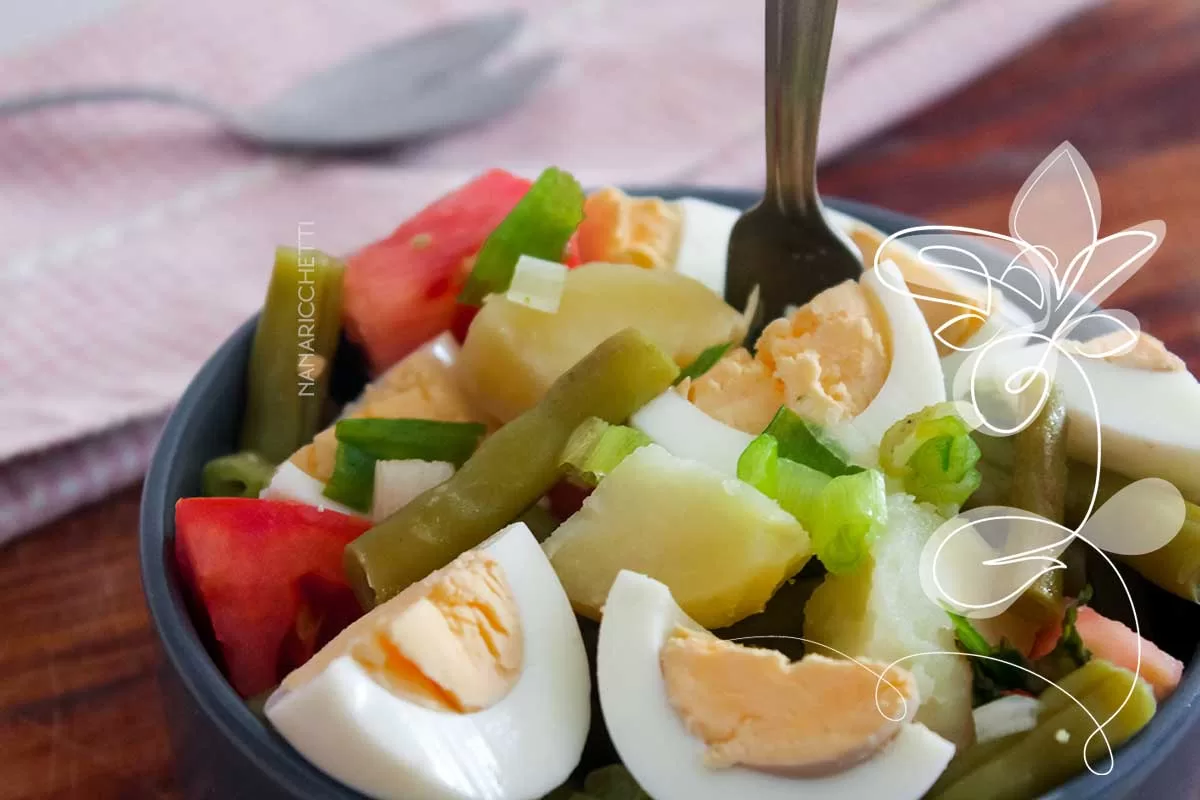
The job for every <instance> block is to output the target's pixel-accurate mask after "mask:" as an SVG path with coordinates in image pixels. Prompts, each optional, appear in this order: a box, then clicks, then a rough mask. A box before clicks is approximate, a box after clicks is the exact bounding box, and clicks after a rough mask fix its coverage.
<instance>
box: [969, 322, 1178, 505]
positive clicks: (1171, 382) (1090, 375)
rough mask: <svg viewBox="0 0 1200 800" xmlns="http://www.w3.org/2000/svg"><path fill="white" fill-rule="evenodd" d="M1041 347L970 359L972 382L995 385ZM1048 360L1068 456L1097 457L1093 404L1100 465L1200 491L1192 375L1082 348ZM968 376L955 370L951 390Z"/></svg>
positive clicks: (1037, 357) (1033, 360)
mask: <svg viewBox="0 0 1200 800" xmlns="http://www.w3.org/2000/svg"><path fill="white" fill-rule="evenodd" d="M1047 347H1049V345H1047V344H1045V343H1039V344H1035V345H1031V346H1029V347H1008V348H1005V349H1003V350H1002V351H998V352H996V353H995V354H994V355H993V356H989V357H984V358H982V359H977V361H976V363H977V370H976V372H975V385H976V386H977V387H978V386H986V385H988V384H989V382H990V383H991V384H992V385H996V384H999V383H1001V382H1003V381H1004V380H1006V379H1007V378H1008V377H1009V376H1011V375H1013V374H1014V373H1016V371H1017V370H1020V369H1022V368H1027V367H1029V366H1031V365H1034V364H1039V363H1042V362H1043V360H1044V354H1045V351H1046V348H1047ZM1055 361H1056V362H1057V363H1056V366H1055V369H1054V383H1055V386H1057V387H1058V388H1059V389H1060V390H1061V391H1062V397H1063V403H1064V404H1065V405H1066V407H1067V418H1068V425H1067V452H1068V454H1069V455H1070V456H1071V457H1072V458H1075V459H1078V460H1080V461H1083V462H1085V463H1088V464H1095V463H1096V436H1097V433H1096V418H1097V412H1098V415H1099V419H1100V441H1101V443H1102V446H1103V452H1102V454H1101V459H1100V461H1101V466H1103V467H1106V468H1108V469H1112V470H1115V471H1117V472H1119V473H1121V474H1123V475H1125V476H1127V477H1130V478H1163V479H1165V480H1167V481H1170V482H1171V483H1173V484H1174V485H1175V486H1176V487H1178V489H1179V490H1180V492H1182V493H1183V495H1184V496H1185V497H1190V498H1196V497H1200V468H1198V467H1197V465H1198V464H1200V426H1197V425H1196V409H1197V408H1200V382H1198V381H1197V380H1196V377H1195V376H1194V375H1192V374H1191V373H1190V372H1187V371H1178V372H1154V371H1151V370H1141V369H1134V368H1131V367H1125V366H1121V365H1119V364H1112V363H1109V362H1107V361H1104V360H1102V359H1096V358H1088V357H1087V356H1083V355H1075V356H1074V362H1075V364H1074V365H1073V364H1072V363H1071V362H1070V361H1069V360H1068V359H1067V358H1066V357H1065V356H1064V355H1058V356H1057V357H1056V359H1055ZM1076 365H1078V366H1076ZM1080 370H1082V373H1081V372H1080ZM970 377H971V376H970V374H960V375H959V379H958V380H957V381H956V383H955V396H956V397H969V394H968V393H969V389H970V385H971V384H970ZM1093 398H1094V401H1093Z"/></svg>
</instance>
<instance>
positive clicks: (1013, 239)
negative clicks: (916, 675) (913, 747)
mask: <svg viewBox="0 0 1200 800" xmlns="http://www.w3.org/2000/svg"><path fill="white" fill-rule="evenodd" d="M1099 225H1100V197H1099V190H1098V187H1097V184H1096V180H1095V178H1094V176H1093V175H1092V172H1091V170H1090V169H1089V168H1088V166H1087V164H1086V162H1085V161H1084V160H1083V158H1082V157H1081V156H1080V154H1079V152H1078V151H1077V150H1076V149H1075V148H1074V147H1073V146H1071V145H1070V144H1069V143H1065V142H1064V143H1063V144H1062V145H1060V146H1059V147H1058V148H1056V149H1055V150H1054V152H1052V153H1051V154H1050V155H1049V156H1048V157H1047V158H1046V159H1045V160H1044V161H1043V162H1042V163H1041V164H1040V165H1039V166H1038V168H1037V169H1035V170H1034V172H1033V173H1032V175H1031V176H1030V177H1029V179H1028V180H1027V181H1026V183H1025V185H1024V186H1023V187H1022V188H1021V190H1020V191H1019V192H1018V194H1017V197H1016V200H1015V201H1014V203H1013V206H1012V211H1011V214H1010V220H1009V227H1010V231H1011V235H1003V234H996V233H992V232H989V231H986V230H980V229H976V228H969V227H964V226H935V225H925V226H917V227H914V228H908V229H905V230H902V231H899V232H897V233H894V234H892V235H891V236H889V237H888V238H887V239H886V240H885V242H884V244H883V245H882V246H881V247H880V248H878V250H877V251H876V258H875V264H874V266H875V267H878V266H880V263H881V260H885V259H884V256H883V254H884V253H885V252H886V250H887V248H888V246H889V245H891V244H892V243H894V242H900V241H901V240H910V239H914V238H921V237H926V238H928V237H938V238H936V239H935V240H934V241H930V242H928V243H927V244H925V245H923V246H920V247H917V246H916V245H911V246H913V247H914V248H915V249H916V251H917V254H918V256H919V258H920V260H921V261H922V262H923V263H924V265H925V266H927V267H929V268H930V269H931V270H935V271H947V272H949V273H963V274H967V275H969V276H973V277H974V278H975V279H976V280H978V281H979V282H980V285H981V286H982V287H983V290H984V293H985V298H986V299H985V300H984V302H983V303H982V304H977V303H975V302H973V301H971V300H970V299H969V298H966V297H961V298H957V299H955V298H951V297H947V296H945V295H944V294H943V293H936V292H934V293H929V292H926V293H921V292H920V291H919V289H920V288H921V287H919V286H915V287H914V285H913V284H910V283H906V282H905V281H903V280H901V281H900V282H899V285H896V284H894V283H891V282H889V281H888V279H887V278H888V277H889V276H890V275H898V274H899V272H898V271H889V270H879V272H878V274H879V275H880V276H881V278H883V283H884V285H885V286H887V288H888V289H890V290H892V291H896V292H898V293H901V294H906V295H908V296H910V297H912V298H913V299H914V300H921V301H924V302H931V303H936V304H943V305H948V306H951V307H954V308H956V309H959V310H960V313H958V314H957V315H955V316H954V317H952V318H951V319H949V320H948V321H946V322H945V323H943V324H942V325H940V326H939V327H938V328H937V329H936V330H935V331H934V336H935V338H936V339H937V341H939V342H940V343H941V344H943V345H945V346H946V347H947V348H949V349H950V350H953V351H955V353H957V354H965V355H966V358H965V359H964V360H962V361H961V363H960V364H959V366H958V369H957V372H956V374H955V375H954V376H953V382H952V387H953V391H952V392H951V395H952V399H954V400H956V401H958V403H959V407H960V410H961V412H962V414H963V416H964V418H965V419H967V421H968V422H969V423H970V424H971V425H972V426H973V427H974V428H977V429H979V428H982V429H984V432H986V433H988V434H989V435H993V436H1010V435H1013V434H1015V433H1017V432H1019V431H1021V430H1023V429H1024V428H1025V427H1026V426H1028V425H1029V424H1030V423H1032V422H1033V421H1034V420H1035V419H1036V418H1037V416H1038V414H1039V413H1040V412H1041V410H1042V408H1043V406H1044V405H1045V403H1046V402H1047V400H1048V399H1049V397H1050V392H1051V390H1052V386H1053V378H1054V375H1055V371H1056V368H1057V366H1058V362H1059V360H1060V359H1065V360H1066V362H1067V364H1068V365H1069V368H1070V369H1072V370H1073V371H1075V372H1076V373H1077V374H1078V375H1079V377H1080V378H1081V379H1082V381H1083V383H1084V385H1085V387H1086V390H1087V393H1088V396H1089V399H1090V403H1091V408H1092V412H1093V413H1092V415H1091V416H1092V418H1093V420H1094V425H1095V457H1094V465H1095V471H1094V475H1093V482H1092V491H1091V495H1090V498H1089V503H1088V506H1087V510H1086V513H1085V514H1084V516H1083V519H1082V521H1081V522H1080V524H1079V525H1078V526H1077V527H1076V528H1069V527H1066V526H1063V525H1060V524H1058V523H1055V522H1052V521H1050V520H1048V519H1045V518H1044V517H1040V516H1038V515H1036V514H1031V513H1029V512H1026V511H1022V510H1020V509H1014V508H1007V507H996V506H990V507H983V508H976V509H972V510H971V511H968V512H965V513H962V514H958V515H956V516H955V517H953V518H952V519H950V520H948V521H947V522H946V523H945V524H944V525H943V526H942V527H940V528H939V529H938V531H937V532H935V534H934V536H933V537H931V539H930V543H929V544H928V545H927V546H926V550H925V553H923V555H922V585H923V587H924V588H925V591H926V593H927V594H928V595H929V596H930V599H931V600H933V601H934V602H937V603H939V604H941V605H944V606H947V607H948V608H950V609H952V610H955V611H956V612H957V613H962V614H963V615H964V616H968V617H974V618H986V617H989V616H995V615H997V614H1000V613H1002V612H1003V611H1004V610H1006V609H1007V608H1008V606H1009V605H1011V603H1012V602H1014V601H1015V600H1016V598H1017V597H1019V596H1020V595H1021V594H1022V592H1024V590H1025V589H1026V588H1028V587H1029V586H1030V585H1032V584H1033V583H1035V582H1036V581H1038V580H1039V579H1040V578H1041V577H1042V576H1043V575H1044V574H1046V573H1048V572H1052V571H1054V570H1061V569H1065V564H1064V563H1063V562H1062V561H1060V560H1059V558H1058V556H1059V555H1060V554H1061V553H1062V552H1063V550H1065V549H1066V547H1067V545H1069V544H1070V543H1071V542H1072V541H1073V540H1075V539H1081V540H1083V541H1084V542H1086V543H1087V544H1088V546H1090V547H1092V548H1093V549H1094V550H1095V551H1096V552H1097V553H1099V555H1100V557H1101V558H1102V559H1103V560H1104V562H1105V563H1106V564H1107V566H1108V568H1110V569H1112V570H1113V572H1114V574H1116V575H1117V578H1118V580H1119V581H1120V583H1121V586H1122V589H1123V590H1124V591H1125V594H1126V598H1127V600H1128V602H1129V607H1130V609H1131V611H1132V620H1133V625H1134V632H1135V634H1137V638H1136V643H1137V654H1136V669H1135V675H1137V676H1139V677H1140V675H1141V665H1142V652H1141V650H1142V648H1141V628H1140V622H1139V620H1138V615H1137V609H1136V608H1135V607H1134V602H1133V597H1132V594H1131V593H1130V590H1129V588H1128V586H1127V585H1126V584H1125V580H1124V578H1123V577H1122V576H1121V575H1120V573H1119V572H1118V571H1117V570H1116V567H1115V565H1114V564H1113V562H1112V560H1111V559H1110V558H1109V556H1108V552H1113V553H1117V554H1127V555H1132V554H1137V553H1145V552H1151V551H1153V550H1156V549H1158V548H1159V547H1162V546H1163V545H1165V544H1166V543H1167V542H1168V541H1170V539H1171V538H1172V537H1173V536H1174V535H1175V534H1176V533H1177V532H1178V530H1179V528H1180V526H1181V524H1182V520H1183V516H1184V514H1185V513H1186V512H1185V510H1184V503H1183V498H1182V496H1181V495H1180V494H1179V492H1178V490H1177V489H1176V488H1175V487H1174V486H1173V485H1171V484H1169V483H1167V482H1166V481H1163V480H1161V479H1156V478H1147V479H1142V480H1139V481H1135V482H1133V483H1132V484H1130V485H1129V486H1127V487H1125V488H1124V489H1123V490H1121V491H1120V492H1118V493H1117V494H1116V495H1114V496H1113V497H1112V498H1110V499H1109V500H1108V502H1107V503H1105V504H1104V506H1102V507H1101V509H1099V511H1097V509H1096V502H1097V499H1098V497H1099V492H1100V478H1101V465H1102V446H1101V434H1102V424H1101V419H1100V413H1099V411H1100V409H1099V403H1098V401H1097V398H1096V395H1095V392H1094V390H1093V388H1092V386H1091V383H1090V381H1089V380H1088V375H1087V372H1086V370H1085V369H1084V368H1083V366H1082V364H1081V363H1080V361H1079V360H1078V359H1079V358H1081V357H1083V358H1096V359H1107V358H1111V357H1115V356H1119V355H1122V354H1124V353H1128V352H1129V351H1131V350H1132V349H1133V348H1134V347H1135V346H1136V345H1137V343H1138V337H1139V326H1138V323H1137V320H1136V318H1135V317H1133V315H1131V314H1128V313H1127V312H1124V311H1108V310H1102V309H1099V308H1098V304H1099V303H1100V302H1102V301H1103V300H1104V299H1105V298H1107V297H1108V296H1110V295H1111V294H1112V293H1113V292H1114V291H1115V290H1116V289H1117V288H1119V287H1120V286H1121V285H1122V284H1124V283H1125V282H1126V281H1127V280H1128V279H1129V278H1130V277H1132V276H1133V274H1135V273H1136V272H1137V271H1138V270H1139V269H1140V268H1141V267H1142V266H1143V265H1144V264H1145V263H1146V261H1147V260H1148V259H1149V258H1150V256H1151V255H1152V254H1153V253H1154V251H1155V250H1156V249H1157V248H1158V246H1159V244H1160V243H1161V242H1162V239H1163V237H1164V236H1165V232H1166V226H1165V224H1164V223H1163V222H1161V221H1159V220H1154V221H1149V222H1144V223H1141V224H1140V225H1137V226H1133V227H1131V228H1128V229H1126V230H1123V231H1120V232H1118V233H1115V234H1110V235H1108V236H1105V237H1103V238H1100V237H1099ZM947 236H950V237H954V238H955V239H956V240H958V241H962V240H963V239H964V238H970V239H975V240H977V241H981V242H983V243H985V244H986V245H988V246H990V247H991V248H993V249H994V248H996V247H997V246H999V245H1004V246H1006V249H1008V250H1009V251H1011V253H1012V256H1011V259H1010V261H1009V263H1008V264H1007V265H1006V266H1005V268H1004V269H1003V271H1002V272H1001V273H1000V275H999V276H994V275H992V274H991V273H990V272H989V270H988V269H987V268H986V266H985V264H984V262H983V260H982V259H981V258H980V257H979V256H978V255H977V254H976V253H975V252H973V250H972V249H969V248H966V247H963V246H960V245H958V244H953V243H948V242H947V241H946V240H945V237H947ZM905 244H908V242H905ZM1067 253H1072V254H1073V255H1072V256H1071V257H1070V258H1069V260H1064V259H1062V258H1060V255H1064V254H1067ZM1018 279H1020V280H1018ZM1022 281H1023V283H1022ZM1023 284H1024V285H1023ZM915 289H916V290H915ZM1001 289H1004V290H1007V291H1008V292H1009V293H1010V294H1012V295H1015V296H1016V297H1018V298H1020V299H1021V300H1022V301H1023V302H1024V304H1026V305H1028V306H1029V307H1031V308H1032V309H1034V310H1035V312H1036V313H1037V314H1038V315H1040V316H1038V317H1035V316H1034V315H1031V316H1030V318H1029V321H1028V322H1027V323H1025V324H1019V325H1017V326H1016V327H1014V328H1011V329H1009V330H996V331H993V332H992V333H991V335H990V336H989V337H987V338H986V341H982V342H979V341H973V340H969V341H967V342H961V343H960V342H955V341H951V340H950V339H949V337H948V336H947V332H948V331H949V329H950V328H951V327H952V326H954V325H956V324H959V323H964V322H970V323H975V324H977V325H979V328H980V330H985V329H986V325H987V323H988V321H989V319H990V318H991V317H992V315H993V314H996V313H999V312H1000V309H998V308H997V307H996V302H997V299H998V298H1000V296H1001V294H1000V290H1001ZM1091 306H1096V307H1097V308H1096V310H1087V309H1089V307H1091ZM1064 311H1065V314H1062V312H1064ZM1056 314H1062V318H1061V319H1060V320H1059V321H1058V322H1054V321H1053V319H1054V316H1055V315H1056ZM1085 323H1091V324H1093V325H1094V324H1096V323H1107V324H1108V325H1109V326H1110V327H1113V328H1114V329H1115V332H1114V334H1110V335H1112V338H1113V340H1114V343H1113V344H1112V346H1111V347H1107V348H1104V349H1101V350H1098V351H1088V352H1084V351H1082V350H1080V349H1079V348H1078V347H1076V346H1075V343H1074V341H1073V340H1072V339H1071V335H1072V334H1074V333H1076V332H1077V331H1078V329H1079V328H1080V327H1081V326H1083V325H1085ZM985 367H987V368H986V369H985ZM997 377H1002V380H999V381H997V380H995V379H996V378H997ZM1034 391H1036V392H1037V395H1036V397H1034V398H1032V401H1031V400H1030V397H1029V394H1030V392H1034ZM967 398H969V402H967ZM1005 401H1007V402H1005ZM1008 414H1011V415H1012V416H1009V417H1007V418H1004V417H1005V416H1006V415H1008ZM997 416H1000V417H1002V418H1004V419H997ZM1164 503H1166V504H1175V505H1177V507H1178V509H1177V510H1178V514H1175V513H1174V511H1175V509H1174V507H1172V508H1171V509H1170V511H1169V513H1166V514H1161V515H1155V514H1150V515H1148V517H1147V518H1148V519H1152V520H1157V521H1158V524H1157V525H1155V524H1151V525H1149V526H1148V528H1147V529H1144V530H1142V531H1140V532H1139V535H1138V536H1136V537H1130V535H1129V533H1130V532H1129V531H1128V530H1125V529H1122V528H1121V527H1120V526H1116V525H1113V524H1112V522H1113V520H1120V519H1121V518H1122V517H1123V515H1122V514H1121V513H1118V507H1121V509H1120V510H1122V511H1125V512H1128V511H1129V509H1130V507H1134V506H1136V507H1147V508H1162V504H1164ZM1110 507H1111V508H1110ZM1106 510H1107V513H1105V512H1106ZM1176 516H1177V517H1178V521H1179V523H1180V524H1179V525H1174V524H1173V522H1172V520H1174V519H1175V517H1176ZM1172 526H1173V527H1172ZM981 543H982V545H981ZM988 546H990V550H988V549H986V548H987V547H988ZM955 548H957V550H958V556H959V557H958V559H957V561H956V562H955V560H954V559H948V558H946V556H947V552H948V551H949V552H950V553H951V554H953V552H954V550H955ZM1106 551H1107V552H1106ZM985 553H991V554H992V556H991V557H983V555H981V554H985ZM972 557H974V560H972ZM947 565H951V566H957V567H958V568H959V569H960V574H959V575H957V576H955V575H952V574H947V573H946V572H945V569H944V567H945V566H947ZM939 567H942V569H939ZM964 567H965V568H966V569H965V572H966V574H962V571H963V568H964ZM954 577H957V578H959V579H960V580H959V581H958V584H959V585H958V586H957V587H952V588H951V589H948V588H947V585H946V580H947V579H950V578H954ZM997 587H999V589H1000V592H1001V594H1000V596H999V597H997V596H995V591H994V590H995V589H996V588H997ZM962 588H973V589H975V590H978V592H979V594H980V596H978V597H975V598H972V599H969V600H964V599H963V598H962V597H961V596H958V595H957V594H956V592H959V591H960V590H961V589H962ZM1006 588H1007V591H1005V589H1006ZM989 591H991V592H992V593H991V594H988V592H989ZM936 652H937V651H931V652H929V653H921V654H914V655H912V656H908V657H906V658H903V659H898V660H897V661H896V662H894V664H898V663H900V662H902V661H905V660H907V659H909V658H915V657H918V656H922V655H933V654H936ZM972 657H977V658H985V659H986V658H989V657H988V656H972ZM992 660H998V659H992ZM894 664H893V665H894ZM1014 666H1017V665H1014ZM1020 668H1021V669H1024V670H1025V671H1026V672H1032V671H1031V670H1027V669H1025V668H1024V667H1020ZM1032 674H1034V675H1038V674H1037V673H1036V672H1033V673H1032ZM1038 677H1039V678H1041V677H1042V676H1040V675H1038ZM1042 679H1043V680H1046V682H1047V683H1048V684H1051V685H1054V686H1056V687H1057V688H1058V689H1059V690H1060V691H1063V690H1062V689H1061V687H1058V685H1057V684H1056V683H1054V682H1053V681H1049V680H1047V679H1045V678H1042ZM1135 686H1136V683H1131V685H1130V690H1129V692H1128V694H1127V695H1126V697H1125V699H1124V701H1123V702H1122V703H1121V705H1120V706H1119V707H1118V708H1117V709H1116V711H1114V712H1113V713H1112V715H1111V716H1109V717H1108V718H1107V719H1105V720H1104V721H1103V722H1099V721H1097V720H1096V719H1095V718H1094V717H1092V720H1093V722H1094V723H1095V724H1096V729H1095V731H1094V732H1093V733H1092V735H1091V736H1089V737H1088V739H1087V741H1086V742H1085V743H1084V763H1085V764H1086V766H1087V768H1088V770H1089V771H1091V772H1092V773H1094V774H1097V775H1107V774H1109V772H1111V770H1112V767H1113V763H1114V762H1113V761H1112V759H1111V757H1112V747H1111V744H1110V742H1109V740H1108V737H1107V735H1106V734H1105V733H1104V727H1105V726H1106V725H1108V724H1109V723H1110V722H1112V720H1113V719H1115V718H1116V717H1117V715H1118V714H1120V712H1121V710H1122V709H1123V708H1124V707H1125V705H1127V704H1128V702H1129V700H1130V699H1131V698H1132V696H1133V692H1134V687H1135ZM1064 693H1065V692H1064ZM1071 699H1072V700H1073V701H1074V702H1075V703H1076V704H1077V705H1079V706H1080V707H1081V708H1083V710H1084V711H1085V712H1087V713H1088V716H1089V717H1091V716H1092V715H1091V713H1090V712H1088V710H1087V708H1086V707H1085V706H1084V705H1083V703H1081V702H1080V700H1079V699H1078V698H1075V697H1073V696H1072V697H1071ZM1096 735H1100V736H1101V737H1102V739H1103V741H1104V744H1105V748H1106V750H1107V752H1108V755H1109V757H1110V760H1109V763H1108V765H1107V768H1106V769H1104V770H1103V771H1099V770H1097V769H1096V768H1094V767H1093V765H1092V764H1091V763H1090V761H1089V760H1088V758H1087V748H1088V745H1089V744H1090V743H1091V741H1092V739H1093V738H1095V736H1096Z"/></svg>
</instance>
